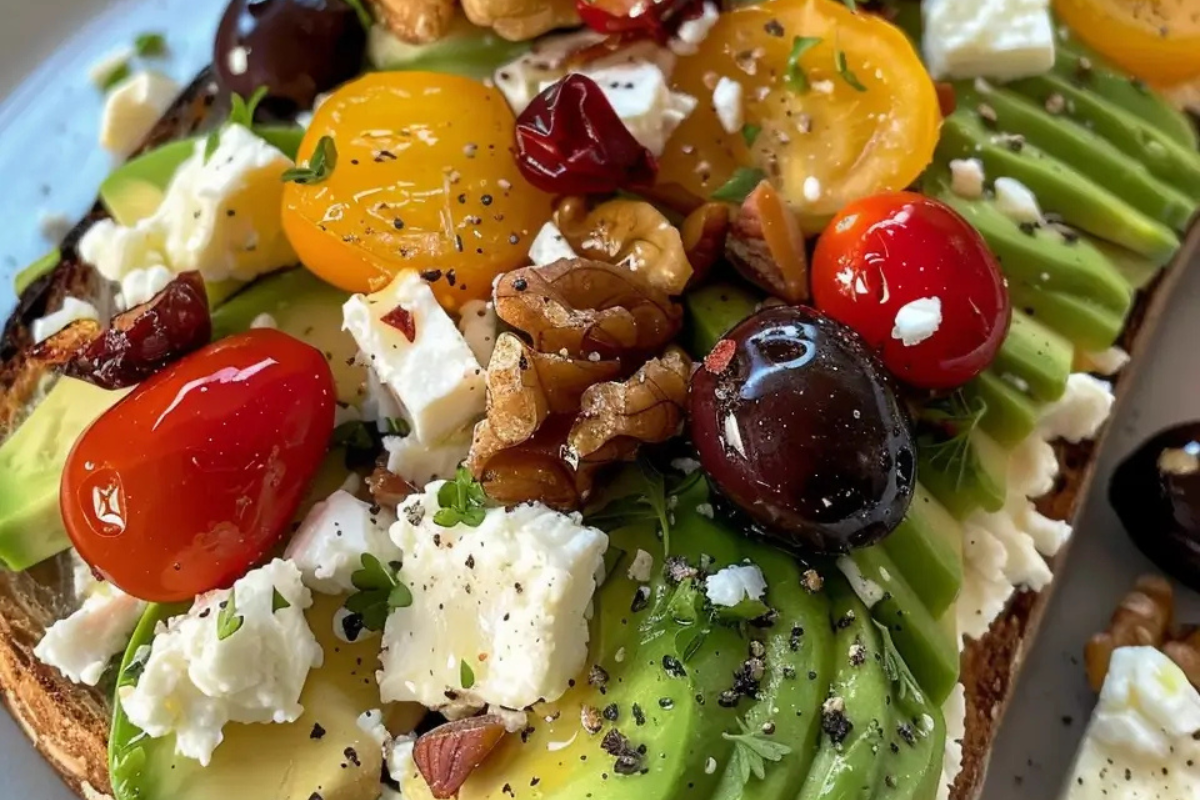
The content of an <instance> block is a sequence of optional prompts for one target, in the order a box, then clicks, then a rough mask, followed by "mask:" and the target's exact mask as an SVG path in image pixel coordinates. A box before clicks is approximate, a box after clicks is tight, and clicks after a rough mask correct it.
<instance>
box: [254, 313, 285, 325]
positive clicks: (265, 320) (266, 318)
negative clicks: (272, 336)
mask: <svg viewBox="0 0 1200 800" xmlns="http://www.w3.org/2000/svg"><path fill="white" fill-rule="evenodd" d="M250 327H251V328H278V327H279V321H278V320H276V319H275V317H273V316H272V315H271V314H269V313H267V312H266V311H264V312H262V313H261V314H258V315H256V316H255V317H254V319H252V320H250Z"/></svg>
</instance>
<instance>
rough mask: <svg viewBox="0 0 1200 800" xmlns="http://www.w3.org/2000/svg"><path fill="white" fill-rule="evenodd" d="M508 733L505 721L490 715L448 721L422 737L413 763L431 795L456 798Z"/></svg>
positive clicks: (440, 799)
mask: <svg viewBox="0 0 1200 800" xmlns="http://www.w3.org/2000/svg"><path fill="white" fill-rule="evenodd" d="M506 733H507V731H506V730H505V729H504V720H502V719H501V718H500V717H498V716H496V715H494V714H487V715H484V716H482V717H468V718H466V719H460V720H456V721H454V722H447V723H446V724H445V725H439V726H438V727H436V728H434V729H433V730H431V731H429V732H428V733H425V734H422V735H421V736H420V737H419V738H418V739H417V743H416V744H415V745H413V761H414V762H415V763H416V765H417V770H419V771H420V773H421V777H422V778H424V779H425V783H427V784H429V793H430V794H432V795H433V796H434V797H436V798H438V799H439V800H444V798H447V797H454V796H455V795H457V794H458V790H459V789H461V788H462V785H463V784H464V783H466V782H467V778H469V777H471V773H472V772H474V771H475V769H476V768H477V767H478V766H479V765H480V764H482V763H483V760H484V759H485V758H487V756H488V754H489V753H491V752H492V750H493V749H495V747H496V745H498V744H500V740H501V739H503V738H504V735H505V734H506Z"/></svg>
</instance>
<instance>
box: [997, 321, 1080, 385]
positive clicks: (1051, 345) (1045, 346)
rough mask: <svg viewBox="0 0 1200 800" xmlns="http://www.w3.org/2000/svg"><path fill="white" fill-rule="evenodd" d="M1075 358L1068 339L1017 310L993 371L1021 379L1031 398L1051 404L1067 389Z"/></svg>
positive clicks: (1001, 375)
mask: <svg viewBox="0 0 1200 800" xmlns="http://www.w3.org/2000/svg"><path fill="white" fill-rule="evenodd" d="M1074 359H1075V348H1074V347H1073V346H1072V345H1071V343H1070V342H1069V341H1067V340H1066V339H1064V338H1063V337H1062V336H1060V335H1058V334H1057V333H1055V332H1054V331H1052V330H1050V329H1049V328H1047V327H1046V326H1045V325H1043V324H1042V323H1040V322H1038V321H1037V320H1035V319H1034V318H1033V317H1031V316H1029V315H1028V314H1026V313H1024V312H1023V311H1019V310H1014V311H1013V315H1012V323H1011V324H1010V325H1009V326H1008V336H1007V337H1005V339H1004V344H1002V345H1001V346H1000V351H999V352H998V353H996V358H995V360H994V361H993V362H992V366H991V371H992V372H994V373H996V374H997V375H998V376H1000V377H1001V378H1009V379H1010V380H1011V379H1013V378H1016V379H1019V381H1021V382H1022V383H1024V384H1025V386H1027V387H1028V388H1027V389H1024V390H1023V391H1024V392H1025V393H1026V394H1028V395H1029V396H1030V397H1032V398H1033V399H1035V400H1040V401H1042V402H1045V403H1052V402H1054V401H1055V400H1057V399H1059V398H1060V397H1062V396H1063V393H1064V392H1065V391H1066V390H1067V378H1069V377H1070V375H1071V364H1072V362H1073V361H1074ZM1013 382H1014V383H1015V381H1013Z"/></svg>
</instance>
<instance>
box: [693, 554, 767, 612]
mask: <svg viewBox="0 0 1200 800" xmlns="http://www.w3.org/2000/svg"><path fill="white" fill-rule="evenodd" d="M766 593H767V580H766V578H764V577H763V574H762V570H761V569H759V568H758V567H757V566H755V565H753V564H746V565H741V564H738V565H734V566H732V567H725V568H724V569H722V570H718V571H717V572H716V573H715V574H713V575H709V576H708V580H707V581H706V582H705V584H704V594H705V595H707V596H708V599H709V602H711V603H712V604H713V605H714V606H725V607H727V608H731V607H733V606H736V605H737V604H738V603H740V602H742V601H743V600H761V599H762V596H763V595H764V594H766Z"/></svg>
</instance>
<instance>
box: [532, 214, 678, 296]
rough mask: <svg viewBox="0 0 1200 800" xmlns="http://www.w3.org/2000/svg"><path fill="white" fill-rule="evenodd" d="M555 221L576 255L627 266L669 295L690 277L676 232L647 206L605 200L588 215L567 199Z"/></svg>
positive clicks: (676, 292)
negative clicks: (605, 201)
mask: <svg viewBox="0 0 1200 800" xmlns="http://www.w3.org/2000/svg"><path fill="white" fill-rule="evenodd" d="M554 222H555V224H556V225H557V226H558V229H559V230H561V231H562V233H563V236H565V237H566V238H567V241H569V242H570V243H571V248H572V249H573V250H574V251H575V252H576V253H579V254H581V255H584V256H586V257H587V258H592V259H595V260H597V261H606V262H608V263H610V264H620V265H623V266H626V267H629V269H630V270H631V271H633V272H635V273H637V274H638V276H639V277H640V278H642V279H643V281H645V282H646V283H648V284H650V285H651V286H653V287H654V288H656V289H658V290H659V291H662V292H665V293H666V294H668V295H678V294H681V293H682V292H683V289H684V287H685V286H687V282H688V279H690V278H691V277H692V265H691V264H690V263H689V262H688V257H687V253H685V252H684V247H683V238H682V236H681V235H680V232H679V230H678V229H677V228H676V227H675V226H674V225H672V224H671V223H670V222H669V221H668V220H667V218H666V217H664V216H663V215H662V212H660V211H659V210H658V209H657V208H655V207H654V206H652V205H650V204H649V203H647V202H645V201H642V200H609V201H608V202H607V203H601V204H600V205H598V206H596V207H595V208H594V209H592V210H591V211H588V210H587V204H586V202H584V201H582V200H581V199H579V198H567V199H566V200H564V201H563V202H561V203H560V204H559V205H558V207H557V208H556V209H555V212H554Z"/></svg>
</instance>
